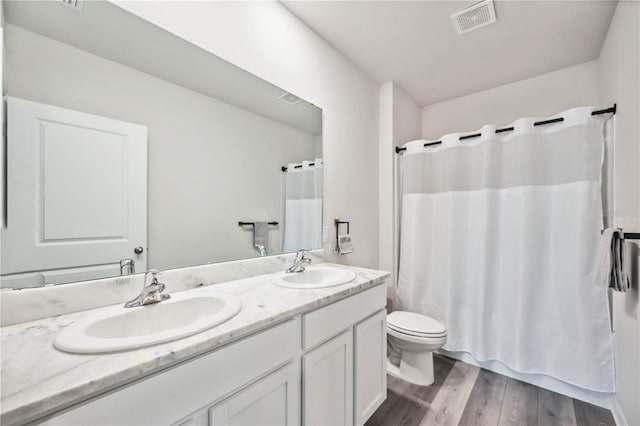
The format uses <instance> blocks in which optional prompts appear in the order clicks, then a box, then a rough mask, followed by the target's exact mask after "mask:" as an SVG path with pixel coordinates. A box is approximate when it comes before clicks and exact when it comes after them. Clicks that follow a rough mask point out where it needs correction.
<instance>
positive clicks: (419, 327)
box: [387, 311, 447, 335]
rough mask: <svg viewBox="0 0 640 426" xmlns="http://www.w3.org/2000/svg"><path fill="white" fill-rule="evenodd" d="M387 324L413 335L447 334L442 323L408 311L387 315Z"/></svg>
mask: <svg viewBox="0 0 640 426" xmlns="http://www.w3.org/2000/svg"><path fill="white" fill-rule="evenodd" d="M387 324H388V325H389V327H391V328H393V329H394V330H396V331H399V332H404V333H407V334H412V335H442V334H444V333H446V332H447V328H446V327H445V326H444V324H442V323H441V322H440V321H436V320H434V319H433V318H429V317H428V316H425V315H420V314H416V313H413V312H406V311H395V312H392V313H390V314H389V315H387Z"/></svg>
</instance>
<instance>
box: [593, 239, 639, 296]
mask: <svg viewBox="0 0 640 426" xmlns="http://www.w3.org/2000/svg"><path fill="white" fill-rule="evenodd" d="M624 258H625V247H624V234H623V233H622V231H621V230H619V229H615V228H608V229H605V230H604V231H603V232H602V240H601V242H600V267H599V269H598V272H597V275H596V283H597V284H598V285H600V286H602V287H609V288H611V289H613V290H615V291H623V292H624V291H628V290H629V289H630V288H631V283H630V281H629V276H628V275H627V272H626V270H625V268H624Z"/></svg>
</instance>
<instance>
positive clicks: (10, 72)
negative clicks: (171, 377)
mask: <svg viewBox="0 0 640 426" xmlns="http://www.w3.org/2000/svg"><path fill="white" fill-rule="evenodd" d="M5 38H6V44H5V49H6V51H5V52H6V79H7V94H8V95H9V96H14V97H18V98H23V99H29V100H33V101H37V102H42V103H47V104H52V105H56V106H60V107H63V108H69V109H73V110H78V111H83V112H87V113H92V114H97V115H101V116H105V117H110V118H114V119H118V120H123V121H129V122H133V123H137V124H141V125H144V126H147V127H148V129H149V191H148V202H149V206H148V210H149V220H148V231H149V234H148V247H149V251H148V255H149V258H148V259H149V263H148V266H149V267H153V268H168V267H173V266H184V265H193V264H200V263H207V262H212V261H223V260H230V259H239V258H247V257H253V256H255V255H256V253H255V252H254V250H253V247H252V235H251V232H250V231H249V230H245V229H241V228H240V227H238V225H237V222H238V221H239V220H277V221H279V222H281V223H282V207H281V206H282V203H281V190H282V188H281V185H282V172H281V171H280V166H282V165H284V164H287V163H289V162H299V161H301V160H304V159H313V158H315V156H316V137H315V136H314V135H311V134H308V133H305V132H303V131H300V130H297V129H294V128H292V127H289V126H286V125H283V124H282V123H278V122H275V121H273V120H270V119H267V118H264V117H262V116H259V115H256V114H253V113H250V112H248V111H245V110H242V109H238V108H236V107H233V106H231V105H229V104H225V103H223V102H220V101H217V100H215V99H212V98H210V97H207V96H204V95H201V94H199V93H196V92H193V91H190V90H187V89H184V88H182V87H180V86H176V85H174V84H172V83H168V82H166V81H164V80H161V79H158V78H155V77H153V76H150V75H148V74H144V73H141V72H139V71H136V70H133V69H131V68H128V67H126V66H123V65H121V64H118V63H115V62H112V61H108V60H106V59H103V58H101V57H98V56H95V55H93V54H89V53H87V52H85V51H82V50H79V49H76V48H73V47H70V46H68V45H65V44H62V43H60V42H57V41H54V40H51V39H48V38H45V37H42V36H40V35H37V34H34V33H31V32H28V31H26V30H24V29H22V28H19V27H16V26H13V25H10V24H7V25H6V28H5ZM123 48H124V47H123ZM248 229H250V228H248ZM281 242H282V227H278V228H277V229H275V230H274V231H271V233H270V253H275V252H279V250H280V247H281Z"/></svg>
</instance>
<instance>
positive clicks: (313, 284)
mask: <svg viewBox="0 0 640 426" xmlns="http://www.w3.org/2000/svg"><path fill="white" fill-rule="evenodd" d="M355 277H356V274H355V273H354V272H353V271H349V270H347V269H340V268H332V267H329V266H309V267H307V269H306V270H305V271H304V272H291V273H286V272H279V273H277V274H275V275H274V277H273V279H272V282H273V283H274V284H276V285H279V286H280V287H288V288H300V289H305V288H307V289H308V288H323V287H333V286H336V285H341V284H346V283H348V282H349V281H351V280H353V279H354V278H355Z"/></svg>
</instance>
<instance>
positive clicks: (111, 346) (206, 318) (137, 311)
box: [54, 289, 242, 354]
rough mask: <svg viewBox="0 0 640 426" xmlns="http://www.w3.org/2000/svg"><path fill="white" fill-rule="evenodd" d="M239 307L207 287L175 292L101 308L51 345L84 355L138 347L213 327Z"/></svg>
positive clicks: (64, 330) (73, 325)
mask: <svg viewBox="0 0 640 426" xmlns="http://www.w3.org/2000/svg"><path fill="white" fill-rule="evenodd" d="M241 307H242V305H241V303H240V301H239V300H238V299H237V298H236V297H235V296H233V295H228V294H222V293H216V292H213V291H207V290H206V289H198V290H192V291H184V292H180V293H174V294H172V295H171V299H168V300H165V301H163V302H160V303H156V304H153V305H146V306H140V307H136V308H125V307H123V306H122V305H119V306H112V307H109V308H105V309H101V310H100V311H99V312H96V313H95V314H94V315H92V316H90V317H87V318H84V319H81V320H79V321H76V322H74V323H72V324H70V325H69V326H67V327H66V328H63V329H62V330H60V332H59V333H58V334H57V336H56V338H55V340H54V345H55V346H56V347H57V348H58V349H61V350H63V351H66V352H74V353H84V354H86V353H105V352H116V351H123V350H127V349H136V348H141V347H144V346H150V345H155V344H158V343H163V342H169V341H171V340H176V339H180V338H183V337H187V336H191V335H193V334H196V333H200V332H201V331H204V330H207V329H209V328H212V327H215V326H216V325H219V324H221V323H223V322H225V321H227V320H229V319H231V318H232V317H233V316H235V315H236V314H237V313H238V312H239V311H240V308H241Z"/></svg>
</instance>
